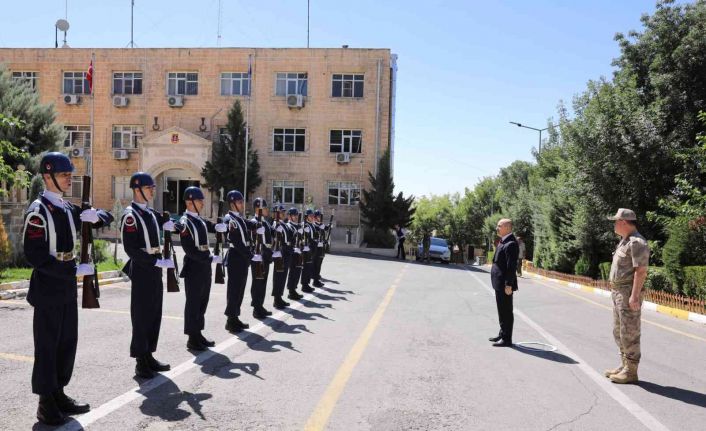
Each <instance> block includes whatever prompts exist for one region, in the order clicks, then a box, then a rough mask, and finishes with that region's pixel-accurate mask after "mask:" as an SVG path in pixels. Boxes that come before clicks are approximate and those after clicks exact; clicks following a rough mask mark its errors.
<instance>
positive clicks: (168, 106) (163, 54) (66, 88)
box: [0, 48, 396, 226]
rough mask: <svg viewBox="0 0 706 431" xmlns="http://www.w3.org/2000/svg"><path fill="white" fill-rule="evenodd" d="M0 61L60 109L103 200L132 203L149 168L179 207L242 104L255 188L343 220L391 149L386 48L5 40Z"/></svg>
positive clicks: (167, 200) (161, 193)
mask: <svg viewBox="0 0 706 431" xmlns="http://www.w3.org/2000/svg"><path fill="white" fill-rule="evenodd" d="M92 56H94V57H93V58H94V60H93V61H94V73H93V88H94V95H93V96H91V95H90V94H88V93H89V91H88V84H87V81H86V80H85V74H86V71H87V70H88V65H89V63H90V61H91V59H92ZM0 63H2V64H4V65H5V67H7V69H9V71H10V73H11V74H12V76H13V77H14V78H16V79H21V80H26V81H29V82H30V83H31V84H32V85H33V86H34V87H35V88H36V90H37V91H38V92H39V94H40V97H41V100H42V102H44V103H53V104H54V105H55V106H56V108H57V111H58V112H59V116H58V121H59V122H61V123H62V124H64V125H65V127H66V130H67V132H68V136H67V139H66V141H65V143H64V145H65V149H66V150H67V151H70V152H71V154H72V156H73V161H74V164H75V165H76V166H77V173H76V174H77V177H78V176H80V175H82V174H84V173H85V172H86V170H87V169H88V170H89V171H90V170H91V169H90V168H91V164H92V172H93V187H94V202H95V205H97V206H99V207H104V208H111V207H113V206H114V205H115V203H116V201H120V202H121V204H122V205H125V204H127V203H128V202H129V201H130V199H131V192H130V190H129V188H128V181H127V180H128V179H129V177H130V175H131V174H132V173H133V172H135V171H137V170H142V171H146V172H148V173H150V174H152V176H153V177H154V178H155V180H156V181H157V184H158V187H157V194H156V196H157V197H156V199H155V203H154V206H155V208H157V209H164V210H168V211H170V212H172V213H176V212H181V211H183V204H182V203H180V201H181V198H180V197H181V194H182V191H183V190H184V188H185V187H187V186H188V185H191V184H199V183H201V182H203V178H202V177H201V169H202V167H203V166H204V163H205V162H206V161H207V160H209V159H210V158H211V153H212V146H213V145H214V143H216V142H218V140H219V139H220V135H221V133H222V132H223V128H224V126H225V124H226V122H227V113H228V110H229V109H230V107H231V106H232V105H233V102H234V101H235V100H240V101H241V103H242V105H243V107H244V110H246V111H247V116H248V118H249V124H250V135H251V138H252V142H253V146H254V148H255V149H256V150H257V151H258V155H259V161H260V175H261V177H262V184H261V186H260V187H259V188H258V190H257V191H256V193H255V194H256V195H258V196H264V197H266V198H267V200H268V202H270V203H274V202H282V203H283V204H285V205H286V206H298V207H306V206H309V207H318V208H324V210H325V211H327V212H329V213H330V211H331V210H332V209H335V210H336V218H337V221H338V225H339V226H357V225H358V220H359V211H358V207H357V204H356V203H357V200H358V197H359V196H360V190H361V188H364V187H368V186H369V183H368V180H367V176H368V171H371V172H375V169H376V163H375V161H376V160H377V158H378V157H379V156H380V155H381V154H382V152H383V151H384V150H385V149H386V148H388V147H390V148H391V149H393V154H394V112H395V80H396V56H395V55H394V54H391V53H390V50H388V49H352V48H339V49H247V48H173V49H172V48H164V49H163V48H155V49H149V48H147V49H142V48H136V49H129V48H128V49H73V48H60V49H24V48H17V49H16V48H8V49H0ZM249 64H250V65H251V74H250V75H249V74H248V67H249ZM91 118H93V120H94V121H93V130H91ZM73 189H74V190H73V195H74V197H77V196H78V195H79V194H80V190H81V187H80V181H74V187H73ZM252 197H254V196H250V198H252ZM207 198H208V199H209V201H210V200H211V198H212V197H211V195H210V194H208V196H207ZM214 200H215V199H214ZM209 203H210V202H209ZM211 215H213V214H211Z"/></svg>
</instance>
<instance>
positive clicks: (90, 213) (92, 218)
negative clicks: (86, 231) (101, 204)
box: [81, 208, 100, 224]
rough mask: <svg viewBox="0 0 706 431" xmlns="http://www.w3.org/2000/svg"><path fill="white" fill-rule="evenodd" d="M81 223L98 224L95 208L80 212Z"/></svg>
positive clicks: (98, 219)
mask: <svg viewBox="0 0 706 431" xmlns="http://www.w3.org/2000/svg"><path fill="white" fill-rule="evenodd" d="M81 221H82V222H85V223H91V224H93V223H98V222H99V221H100V218H98V211H96V210H95V208H89V209H87V210H83V211H82V212H81Z"/></svg>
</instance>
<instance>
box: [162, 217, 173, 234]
mask: <svg viewBox="0 0 706 431" xmlns="http://www.w3.org/2000/svg"><path fill="white" fill-rule="evenodd" d="M162 229H163V230H164V231H165V232H167V231H169V232H174V222H173V221H171V220H169V221H168V222H166V223H164V224H163V225H162Z"/></svg>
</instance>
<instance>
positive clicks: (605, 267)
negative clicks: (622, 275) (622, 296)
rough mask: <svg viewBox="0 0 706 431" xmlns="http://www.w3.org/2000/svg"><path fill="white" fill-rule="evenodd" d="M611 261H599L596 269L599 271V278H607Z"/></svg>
mask: <svg viewBox="0 0 706 431" xmlns="http://www.w3.org/2000/svg"><path fill="white" fill-rule="evenodd" d="M612 265H613V262H601V263H599V264H598V269H599V270H600V271H601V280H608V279H609V278H610V267H611V266H612Z"/></svg>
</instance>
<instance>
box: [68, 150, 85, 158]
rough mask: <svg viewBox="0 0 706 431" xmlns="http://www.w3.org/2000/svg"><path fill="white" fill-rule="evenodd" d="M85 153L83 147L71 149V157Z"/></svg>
mask: <svg viewBox="0 0 706 431" xmlns="http://www.w3.org/2000/svg"><path fill="white" fill-rule="evenodd" d="M83 154H84V149H83V148H73V149H72V150H71V157H83Z"/></svg>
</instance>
